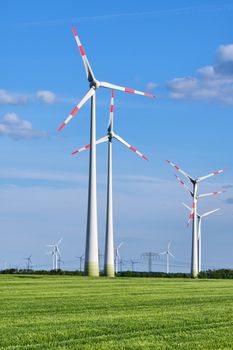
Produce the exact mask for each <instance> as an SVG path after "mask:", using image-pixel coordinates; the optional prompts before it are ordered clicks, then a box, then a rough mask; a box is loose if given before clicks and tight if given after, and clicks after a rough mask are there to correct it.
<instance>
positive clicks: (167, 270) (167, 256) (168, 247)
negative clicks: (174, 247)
mask: <svg viewBox="0 0 233 350" xmlns="http://www.w3.org/2000/svg"><path fill="white" fill-rule="evenodd" d="M170 246H171V243H170V242H169V243H168V246H167V250H165V251H164V252H162V253H160V254H159V255H166V272H167V273H169V272H170V266H169V256H171V257H173V258H174V255H173V254H172V253H171V252H170Z"/></svg>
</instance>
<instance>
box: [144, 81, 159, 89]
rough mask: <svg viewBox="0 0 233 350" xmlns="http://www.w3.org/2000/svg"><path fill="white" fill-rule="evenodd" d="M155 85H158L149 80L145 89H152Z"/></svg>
mask: <svg viewBox="0 0 233 350" xmlns="http://www.w3.org/2000/svg"><path fill="white" fill-rule="evenodd" d="M157 86H158V84H156V83H153V82H152V81H150V82H149V83H147V85H146V89H147V90H154V89H155V88H156V87H157Z"/></svg>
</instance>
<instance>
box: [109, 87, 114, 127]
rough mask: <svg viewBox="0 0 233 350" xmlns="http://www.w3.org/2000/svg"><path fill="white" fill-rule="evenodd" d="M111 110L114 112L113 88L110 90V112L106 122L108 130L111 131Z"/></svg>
mask: <svg viewBox="0 0 233 350" xmlns="http://www.w3.org/2000/svg"><path fill="white" fill-rule="evenodd" d="M113 112H114V90H112V96H111V102H110V114H109V122H108V132H109V133H110V132H112V131H113Z"/></svg>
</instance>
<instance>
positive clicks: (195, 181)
mask: <svg viewBox="0 0 233 350" xmlns="http://www.w3.org/2000/svg"><path fill="white" fill-rule="evenodd" d="M166 162H167V163H168V164H170V165H171V166H172V167H174V168H175V169H176V170H177V171H179V172H180V173H181V174H182V175H183V176H185V177H186V178H187V179H188V180H189V181H190V182H191V184H192V186H193V189H192V190H191V189H190V188H189V187H188V186H187V185H186V184H185V183H184V181H182V180H181V179H180V178H179V177H178V176H177V175H175V177H176V178H177V180H178V181H179V182H180V183H181V184H182V185H183V186H184V187H185V188H186V190H188V191H189V193H190V195H191V196H192V198H193V204H192V211H191V213H190V217H189V218H190V220H191V219H193V227H192V231H193V233H192V255H191V276H192V277H193V278H196V277H197V275H198V248H197V201H198V199H199V198H202V197H207V196H212V195H218V194H220V193H223V192H224V191H218V192H210V193H205V194H198V184H199V182H201V181H203V180H206V179H208V178H209V177H211V176H214V175H217V174H221V173H222V172H223V169H221V170H218V171H214V172H212V173H210V174H208V175H205V176H201V177H199V178H196V179H195V178H193V177H191V176H190V175H189V174H187V173H186V172H185V171H183V170H182V169H181V168H180V167H178V166H177V165H176V164H174V163H172V162H171V161H170V160H166Z"/></svg>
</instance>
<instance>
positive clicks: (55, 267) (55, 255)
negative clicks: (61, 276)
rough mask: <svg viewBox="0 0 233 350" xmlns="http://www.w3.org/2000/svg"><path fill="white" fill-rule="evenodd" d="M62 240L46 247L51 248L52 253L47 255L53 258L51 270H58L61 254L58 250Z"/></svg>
mask: <svg viewBox="0 0 233 350" xmlns="http://www.w3.org/2000/svg"><path fill="white" fill-rule="evenodd" d="M61 241H62V238H61V239H60V240H59V241H58V242H57V243H54V244H48V245H47V247H51V248H52V251H51V252H49V253H48V254H52V256H53V270H56V271H57V270H58V268H60V261H61V252H60V250H59V244H60V243H61Z"/></svg>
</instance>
